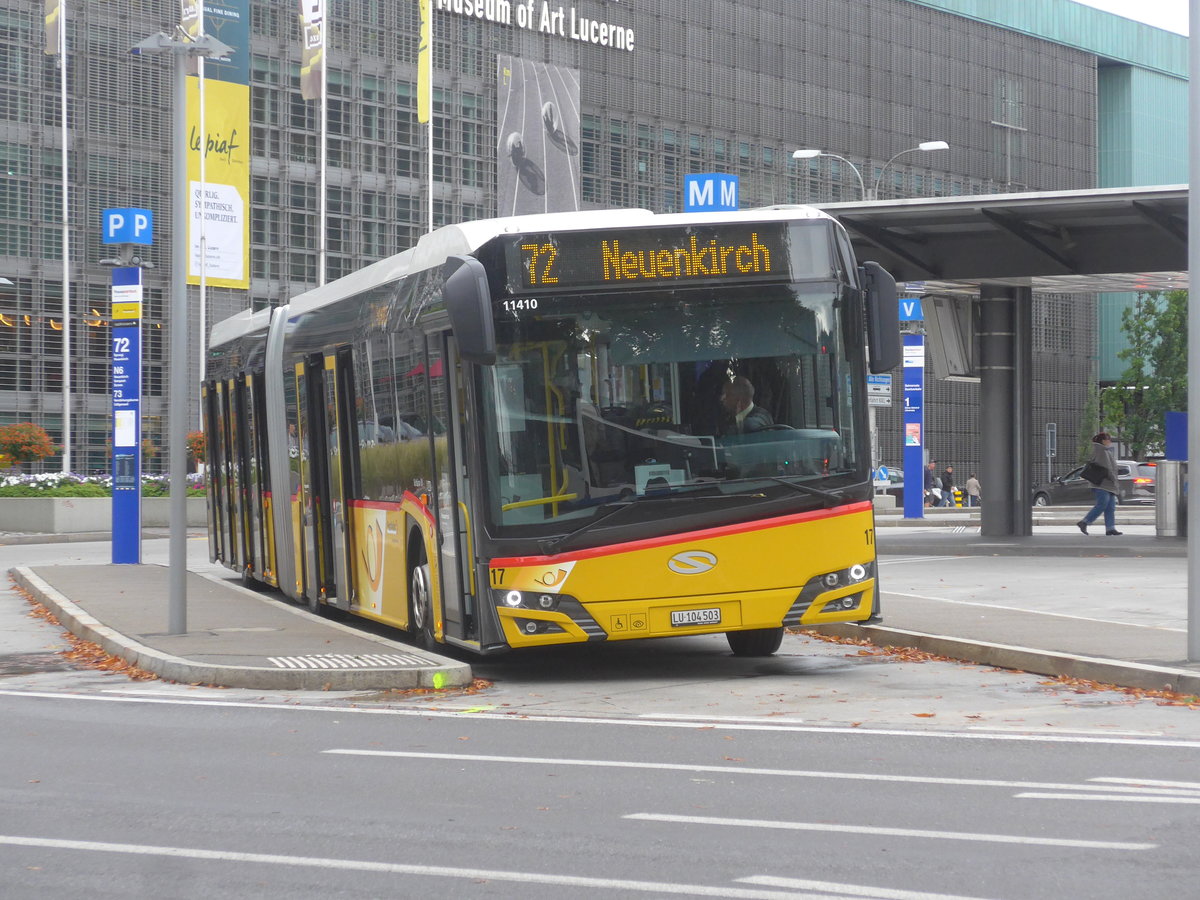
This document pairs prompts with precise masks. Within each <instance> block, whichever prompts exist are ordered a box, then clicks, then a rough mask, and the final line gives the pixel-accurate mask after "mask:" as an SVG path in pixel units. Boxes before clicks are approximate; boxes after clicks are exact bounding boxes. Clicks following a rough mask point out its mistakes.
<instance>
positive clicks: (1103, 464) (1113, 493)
mask: <svg viewBox="0 0 1200 900" xmlns="http://www.w3.org/2000/svg"><path fill="white" fill-rule="evenodd" d="M1110 447H1112V436H1111V435H1110V434H1109V433H1108V432H1106V431H1101V432H1100V433H1099V434H1097V435H1096V436H1095V437H1093V438H1092V456H1091V459H1089V460H1088V462H1087V465H1086V466H1084V476H1083V477H1084V478H1087V480H1088V481H1090V482H1092V493H1093V494H1095V495H1096V505H1095V506H1093V507H1092V508H1091V509H1090V510H1088V514H1087V515H1086V516H1084V517H1083V518H1082V519H1080V520H1079V521H1078V522H1076V523H1075V524H1076V525H1077V526H1078V528H1079V530H1080V531H1082V532H1083V533H1084V534H1087V533H1088V526H1089V525H1091V524H1092V523H1093V522H1095V521H1096V519H1097V518H1098V517H1099V516H1100V515H1102V514H1103V516H1104V533H1105V534H1109V535H1120V534H1121V532H1119V531H1117V521H1116V519H1117V462H1116V460H1115V459H1113V454H1112V451H1111V450H1110V449H1109V448H1110ZM1093 466H1096V467H1099V470H1101V471H1099V472H1098V474H1100V475H1101V477H1100V480H1099V481H1096V480H1095V479H1093V478H1088V469H1089V468H1092V467H1093Z"/></svg>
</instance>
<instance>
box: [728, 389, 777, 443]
mask: <svg viewBox="0 0 1200 900" xmlns="http://www.w3.org/2000/svg"><path fill="white" fill-rule="evenodd" d="M721 409H722V411H723V413H724V421H723V422H722V428H721V431H722V433H724V434H752V433H754V432H755V431H762V430H763V429H765V428H770V427H771V426H772V425H774V424H775V420H774V419H772V418H771V414H770V413H769V412H767V411H766V410H765V409H763V408H762V407H761V406H755V405H754V385H753V384H751V383H750V379H749V378H746V377H745V376H744V375H738V376H736V377H735V378H734V379H733V380H732V381H729V382H728V383H727V384H726V385H725V386H724V387H723V388H722V389H721Z"/></svg>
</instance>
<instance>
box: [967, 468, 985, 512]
mask: <svg viewBox="0 0 1200 900" xmlns="http://www.w3.org/2000/svg"><path fill="white" fill-rule="evenodd" d="M982 496H983V495H982V493H981V492H980V490H979V479H978V478H976V477H975V473H974V472H972V473H971V474H970V475H968V476H967V506H978V505H979V501H980V500H981V499H982Z"/></svg>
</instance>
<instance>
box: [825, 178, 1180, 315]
mask: <svg viewBox="0 0 1200 900" xmlns="http://www.w3.org/2000/svg"><path fill="white" fill-rule="evenodd" d="M1187 205H1188V189H1187V185H1168V186H1161V187H1140V188H1108V189H1097V190H1086V191H1046V192H1037V193H1023V194H989V195H981V196H973V197H930V198H920V199H913V200H875V201H864V202H860V203H831V204H824V205H821V206H820V207H819V208H820V209H822V210H824V211H825V212H826V213H828V214H830V215H832V216H834V217H835V218H837V219H838V220H839V221H840V222H841V223H842V224H843V225H844V226H845V227H846V229H847V231H849V233H850V238H851V241H852V243H853V244H854V251H855V254H856V255H857V257H858V258H859V259H861V260H875V261H877V262H879V263H880V264H881V265H882V266H883V267H884V268H885V269H887V270H888V271H889V272H891V273H892V275H893V276H895V278H896V281H898V282H902V283H908V286H909V289H910V290H912V291H914V292H916V291H920V292H921V293H941V294H947V293H949V294H953V293H969V294H977V293H978V290H979V286H980V285H981V284H997V285H1010V286H1014V287H1031V288H1032V289H1033V290H1035V291H1045V292H1054V293H1099V292H1123V291H1154V290H1177V289H1186V288H1187V286H1188V279H1187V251H1188V248H1187Z"/></svg>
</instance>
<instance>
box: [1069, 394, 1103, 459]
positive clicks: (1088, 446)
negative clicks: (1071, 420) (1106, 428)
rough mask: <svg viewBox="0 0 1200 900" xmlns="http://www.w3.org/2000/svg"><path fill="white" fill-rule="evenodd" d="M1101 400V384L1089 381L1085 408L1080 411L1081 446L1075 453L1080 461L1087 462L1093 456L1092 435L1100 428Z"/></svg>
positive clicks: (1084, 402)
mask: <svg viewBox="0 0 1200 900" xmlns="http://www.w3.org/2000/svg"><path fill="white" fill-rule="evenodd" d="M1100 402H1101V397H1100V387H1099V385H1097V384H1096V383H1095V382H1091V383H1089V384H1088V387H1087V397H1086V398H1084V401H1083V409H1081V410H1080V411H1079V446H1078V448H1077V451H1078V452H1077V453H1076V454H1075V455H1076V456H1077V457H1078V460H1077V461H1078V462H1081V463H1083V462H1087V461H1088V459H1090V458H1091V455H1092V436H1093V435H1095V434H1096V432H1098V431H1099V430H1100Z"/></svg>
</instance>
